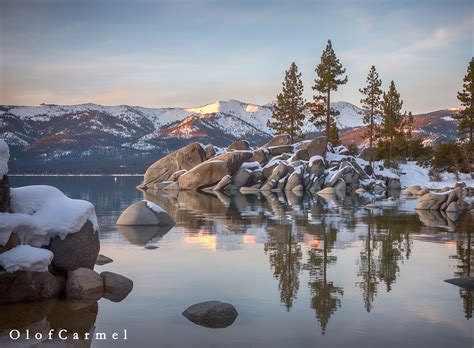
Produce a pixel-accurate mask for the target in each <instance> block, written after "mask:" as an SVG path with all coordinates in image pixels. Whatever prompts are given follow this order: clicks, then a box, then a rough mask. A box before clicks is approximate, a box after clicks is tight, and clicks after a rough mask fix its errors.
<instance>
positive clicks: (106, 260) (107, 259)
mask: <svg viewBox="0 0 474 348" xmlns="http://www.w3.org/2000/svg"><path fill="white" fill-rule="evenodd" d="M111 262H114V260H112V259H111V258H110V257H107V256H105V255H102V254H99V255H97V260H96V261H95V264H96V265H98V266H103V265H106V264H108V263H111Z"/></svg>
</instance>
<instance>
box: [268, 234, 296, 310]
mask: <svg viewBox="0 0 474 348" xmlns="http://www.w3.org/2000/svg"><path fill="white" fill-rule="evenodd" d="M268 235H269V239H270V241H269V242H268V243H265V245H264V249H265V253H268V254H269V259H270V266H271V267H272V268H273V276H274V277H275V278H277V279H278V281H279V284H278V289H279V290H280V299H281V302H282V303H283V304H284V305H285V307H286V309H287V311H289V310H290V308H291V307H292V306H293V300H295V299H296V296H297V293H298V289H299V286H300V281H299V273H300V270H301V258H302V253H301V246H300V245H299V244H298V241H297V239H296V237H295V236H293V235H292V233H291V225H277V226H269V228H268Z"/></svg>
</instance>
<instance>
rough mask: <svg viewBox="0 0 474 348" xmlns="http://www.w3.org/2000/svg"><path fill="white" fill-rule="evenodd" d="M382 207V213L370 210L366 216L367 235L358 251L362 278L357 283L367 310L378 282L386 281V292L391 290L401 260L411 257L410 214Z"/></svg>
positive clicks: (360, 276)
mask: <svg viewBox="0 0 474 348" xmlns="http://www.w3.org/2000/svg"><path fill="white" fill-rule="evenodd" d="M392 215H393V212H392V211H384V212H383V214H382V215H376V216H372V213H371V212H370V211H369V212H368V214H367V217H366V219H365V222H366V225H367V236H366V238H365V239H364V244H363V247H362V250H361V252H360V262H359V271H358V273H357V276H358V277H359V278H361V280H360V281H359V282H357V283H356V285H358V286H359V288H360V289H361V291H362V298H363V301H364V306H365V309H366V310H367V312H370V311H371V310H372V308H373V301H374V298H375V296H376V295H377V292H378V284H379V282H383V283H385V285H386V290H387V292H389V291H391V290H392V285H393V283H394V282H395V281H396V279H397V276H398V273H399V271H400V262H402V263H403V262H404V261H405V260H408V259H409V258H410V254H411V251H412V250H411V246H412V241H411V239H410V232H411V231H412V229H414V228H416V225H414V224H412V223H411V222H410V221H411V219H412V216H409V215H397V216H396V218H394V217H393V216H392Z"/></svg>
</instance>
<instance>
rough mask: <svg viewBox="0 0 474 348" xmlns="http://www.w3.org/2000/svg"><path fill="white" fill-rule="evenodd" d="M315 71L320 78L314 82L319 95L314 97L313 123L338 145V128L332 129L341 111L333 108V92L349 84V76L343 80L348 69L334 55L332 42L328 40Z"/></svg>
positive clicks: (314, 88)
mask: <svg viewBox="0 0 474 348" xmlns="http://www.w3.org/2000/svg"><path fill="white" fill-rule="evenodd" d="M315 71H316V74H317V76H318V77H317V78H316V79H315V80H314V86H313V90H315V91H317V92H318V94H316V95H315V96H313V100H314V103H313V105H312V113H313V116H312V118H311V121H312V122H313V123H314V124H315V126H316V127H318V128H323V127H325V128H326V129H325V132H326V136H327V137H328V139H329V141H331V142H333V143H336V142H338V141H339V139H337V137H338V136H337V134H338V132H337V128H336V129H332V127H336V122H335V120H336V117H337V116H339V111H338V110H335V109H333V108H332V107H331V91H337V88H338V86H340V85H343V84H345V83H347V76H345V77H344V78H342V75H343V74H344V73H345V72H346V69H344V68H343V67H342V65H341V63H340V62H339V59H338V58H337V56H336V53H334V50H333V48H332V43H331V40H328V43H327V45H326V48H325V49H324V51H323V54H322V55H321V63H319V65H318V66H317V67H316V70H315Z"/></svg>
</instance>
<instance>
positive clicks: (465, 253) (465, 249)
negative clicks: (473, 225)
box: [450, 228, 474, 319]
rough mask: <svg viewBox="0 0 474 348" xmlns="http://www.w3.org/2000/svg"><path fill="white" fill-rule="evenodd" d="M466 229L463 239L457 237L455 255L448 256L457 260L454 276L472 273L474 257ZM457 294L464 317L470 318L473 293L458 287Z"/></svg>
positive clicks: (464, 275)
mask: <svg viewBox="0 0 474 348" xmlns="http://www.w3.org/2000/svg"><path fill="white" fill-rule="evenodd" d="M466 231H467V233H466V235H465V239H459V240H458V241H457V242H456V255H453V256H450V258H451V259H454V260H456V261H457V264H456V271H455V272H454V275H455V276H456V277H470V276H471V275H472V271H471V270H472V268H473V267H474V258H473V257H472V242H473V241H472V236H471V233H472V232H471V230H470V229H469V228H468V229H467V230H466ZM459 295H460V296H461V299H462V302H463V307H464V314H465V317H466V319H471V318H472V314H473V313H474V310H473V302H474V301H473V293H472V292H471V291H468V290H466V289H462V288H460V289H459Z"/></svg>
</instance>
